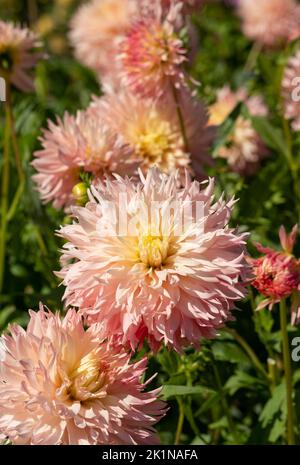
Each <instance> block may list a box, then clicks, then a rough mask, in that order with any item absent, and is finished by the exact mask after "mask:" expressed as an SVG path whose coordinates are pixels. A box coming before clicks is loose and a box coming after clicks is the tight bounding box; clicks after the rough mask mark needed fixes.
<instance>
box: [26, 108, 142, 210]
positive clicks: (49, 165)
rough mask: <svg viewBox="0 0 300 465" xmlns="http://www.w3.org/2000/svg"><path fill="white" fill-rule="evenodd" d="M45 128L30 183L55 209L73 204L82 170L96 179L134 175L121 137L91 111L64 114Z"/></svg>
mask: <svg viewBox="0 0 300 465" xmlns="http://www.w3.org/2000/svg"><path fill="white" fill-rule="evenodd" d="M48 126H49V127H48V129H46V130H44V134H43V136H42V137H41V143H42V149H41V150H39V151H37V152H35V154H34V156H35V159H34V161H33V162H32V164H33V166H34V168H35V169H36V170H37V174H35V175H34V176H33V180H34V181H35V183H36V184H37V187H38V190H39V193H40V195H41V198H42V200H43V201H44V202H52V203H53V206H54V207H55V208H61V207H64V208H65V209H66V210H68V208H69V207H70V205H72V204H73V203H74V197H73V194H72V189H73V187H74V186H75V185H76V184H77V183H79V182H80V174H81V172H82V171H83V172H86V173H92V174H93V176H94V179H98V178H101V177H103V176H105V175H110V174H112V173H118V174H121V175H124V174H125V173H126V174H131V173H132V174H133V173H134V172H135V171H136V169H137V163H136V161H135V160H134V158H133V156H132V153H131V151H130V149H129V148H128V146H127V145H126V144H124V142H123V140H122V139H121V137H120V136H118V134H117V133H116V132H113V131H112V130H111V129H110V128H109V127H108V126H107V125H105V124H103V121H101V120H100V119H99V118H98V117H96V116H95V115H93V114H91V113H90V112H85V111H79V112H78V113H77V115H76V116H72V115H69V114H68V113H66V114H65V115H64V117H63V119H60V118H58V119H57V122H56V123H54V122H52V121H49V123H48Z"/></svg>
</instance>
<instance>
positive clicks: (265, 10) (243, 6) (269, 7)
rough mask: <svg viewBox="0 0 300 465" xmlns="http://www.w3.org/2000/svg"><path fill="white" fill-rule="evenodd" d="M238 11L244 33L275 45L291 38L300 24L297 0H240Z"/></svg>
mask: <svg viewBox="0 0 300 465" xmlns="http://www.w3.org/2000/svg"><path fill="white" fill-rule="evenodd" d="M237 11H238V14H239V16H240V17H241V19H242V22H243V31H244V34H245V35H246V36H247V37H248V38H249V39H251V40H255V41H257V42H260V43H261V44H263V45H266V46H268V47H273V46H276V45H278V44H279V43H281V42H282V41H287V40H289V39H290V38H291V35H292V34H293V31H296V30H297V31H298V30H299V26H300V7H299V4H298V3H297V2H296V1H295V0H259V1H253V0H239V1H238V4H237Z"/></svg>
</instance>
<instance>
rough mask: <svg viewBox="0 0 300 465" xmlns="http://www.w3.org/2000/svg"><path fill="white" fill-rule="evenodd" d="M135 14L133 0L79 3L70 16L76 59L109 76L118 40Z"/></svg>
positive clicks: (100, 0) (97, 0) (135, 6)
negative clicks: (75, 11)
mask: <svg viewBox="0 0 300 465" xmlns="http://www.w3.org/2000/svg"><path fill="white" fill-rule="evenodd" d="M135 14H137V1H136V0H92V1H91V2H89V3H87V4H84V5H82V6H81V7H80V8H79V9H78V11H77V13H76V14H75V16H74V17H73V19H72V22H71V32H70V39H71V42H72V44H73V46H74V48H75V55H76V57H77V58H78V60H80V61H81V62H82V63H84V64H85V65H86V66H88V67H90V68H92V69H93V70H95V71H96V72H97V73H99V74H104V75H106V74H107V73H108V74H109V75H110V76H112V75H113V74H114V72H115V69H116V64H115V62H114V59H113V58H114V55H115V54H116V53H117V49H118V44H119V42H120V40H121V39H122V38H123V36H124V35H125V34H126V33H127V31H128V29H129V27H130V25H131V22H132V20H133V17H134V15H135Z"/></svg>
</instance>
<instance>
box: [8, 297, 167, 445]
mask: <svg viewBox="0 0 300 465" xmlns="http://www.w3.org/2000/svg"><path fill="white" fill-rule="evenodd" d="M102 341H103V336H102V333H101V330H100V326H98V325H95V326H93V327H91V328H89V329H88V330H87V331H85V330H84V326H83V323H82V320H81V317H80V316H79V315H78V314H76V312H75V311H74V310H69V312H68V313H67V315H66V317H65V318H64V319H63V320H61V319H60V317H59V315H54V314H53V313H51V312H46V311H44V309H43V307H42V306H41V308H40V311H39V312H37V313H35V312H30V322H29V324H28V328H27V330H26V331H24V329H22V328H21V327H20V326H12V327H10V335H3V336H2V337H1V346H0V358H1V364H0V431H1V432H2V433H3V434H5V436H7V437H8V438H9V440H10V441H12V443H13V444H31V445H46V444H49V445H56V444H73V445H84V444H153V443H156V442H157V437H156V435H155V431H154V429H153V426H152V425H153V424H154V423H156V422H157V421H158V420H159V419H160V417H161V416H162V415H163V413H164V404H163V403H162V402H160V401H157V400H156V398H157V395H158V393H159V390H156V391H152V392H143V390H144V387H145V384H142V383H141V381H140V379H141V376H142V375H143V374H144V373H145V369H146V364H147V361H146V359H142V360H141V361H140V362H138V363H135V364H130V355H128V354H127V353H126V352H125V350H124V349H121V348H118V349H117V348H113V347H112V346H111V345H108V343H107V342H102Z"/></svg>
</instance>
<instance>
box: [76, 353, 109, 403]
mask: <svg viewBox="0 0 300 465" xmlns="http://www.w3.org/2000/svg"><path fill="white" fill-rule="evenodd" d="M69 379H70V381H71V386H70V389H69V393H70V397H71V398H72V399H76V400H80V401H83V400H86V399H88V398H89V397H90V395H91V394H95V393H97V391H99V390H100V389H101V387H102V386H103V382H104V374H103V372H102V371H101V365H100V361H99V358H98V357H97V355H96V354H95V353H94V352H90V353H89V354H87V355H85V356H84V357H83V358H82V359H81V360H80V362H79V364H78V365H77V366H76V367H75V368H74V369H73V370H72V371H71V373H69Z"/></svg>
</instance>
